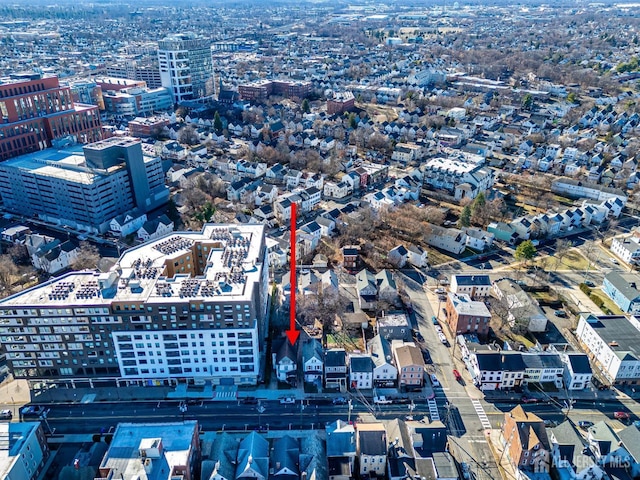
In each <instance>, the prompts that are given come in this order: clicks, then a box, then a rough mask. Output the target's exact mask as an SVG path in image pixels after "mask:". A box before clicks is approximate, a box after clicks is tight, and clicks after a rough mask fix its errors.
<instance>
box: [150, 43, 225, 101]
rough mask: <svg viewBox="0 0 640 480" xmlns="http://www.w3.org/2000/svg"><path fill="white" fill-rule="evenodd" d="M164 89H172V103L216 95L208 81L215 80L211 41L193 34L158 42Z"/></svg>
mask: <svg viewBox="0 0 640 480" xmlns="http://www.w3.org/2000/svg"><path fill="white" fill-rule="evenodd" d="M158 63H159V66H160V78H161V80H162V86H163V87H166V88H169V89H170V90H171V95H172V96H173V101H174V102H175V103H180V102H182V101H184V100H194V99H197V98H202V97H206V96H208V95H213V84H212V85H211V91H210V92H209V91H207V81H208V80H209V79H211V78H213V60H212V58H211V41H210V40H208V39H206V38H203V37H198V36H195V35H193V34H180V35H171V36H169V37H166V38H164V39H163V40H160V41H159V42H158Z"/></svg>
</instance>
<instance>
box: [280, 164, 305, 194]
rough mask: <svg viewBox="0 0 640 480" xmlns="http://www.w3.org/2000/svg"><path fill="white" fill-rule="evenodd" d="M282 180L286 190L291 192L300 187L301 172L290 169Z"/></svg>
mask: <svg viewBox="0 0 640 480" xmlns="http://www.w3.org/2000/svg"><path fill="white" fill-rule="evenodd" d="M283 180H284V184H285V187H286V188H287V190H293V189H294V188H296V187H297V186H298V185H300V181H301V180H302V172H301V171H300V170H294V169H290V170H289V171H288V172H286V173H285V174H284V177H283Z"/></svg>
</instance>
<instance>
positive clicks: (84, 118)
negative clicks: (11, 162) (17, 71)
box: [0, 74, 102, 160]
mask: <svg viewBox="0 0 640 480" xmlns="http://www.w3.org/2000/svg"><path fill="white" fill-rule="evenodd" d="M0 116H1V123H0V160H6V159H7V158H12V157H16V156H18V155H22V154H25V153H30V152H35V151H38V150H43V149H45V148H47V147H50V146H51V145H52V142H55V140H59V139H62V138H64V137H71V138H70V142H71V143H73V142H74V141H75V142H79V143H90V142H95V141H97V140H100V139H101V138H102V126H101V123H100V114H99V112H98V107H97V106H95V105H83V104H74V102H73V98H72V95H71V89H70V88H69V87H61V86H60V83H59V82H58V78H57V77H45V78H43V77H42V76H41V75H39V74H29V75H15V76H13V77H11V78H9V79H2V80H0Z"/></svg>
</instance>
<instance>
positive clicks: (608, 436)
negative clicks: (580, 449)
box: [589, 421, 619, 455]
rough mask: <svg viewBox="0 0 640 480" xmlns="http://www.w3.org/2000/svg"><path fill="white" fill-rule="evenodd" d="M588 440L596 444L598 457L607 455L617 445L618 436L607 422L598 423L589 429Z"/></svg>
mask: <svg viewBox="0 0 640 480" xmlns="http://www.w3.org/2000/svg"><path fill="white" fill-rule="evenodd" d="M589 440H590V441H591V442H593V443H597V444H598V446H599V450H600V455H607V454H608V453H609V452H611V451H612V450H614V448H612V447H615V446H616V445H617V444H618V441H619V440H618V436H617V435H616V434H615V432H614V431H613V429H612V428H611V426H610V425H609V424H608V423H607V422H604V421H602V422H598V423H596V424H595V425H593V426H592V427H590V428H589Z"/></svg>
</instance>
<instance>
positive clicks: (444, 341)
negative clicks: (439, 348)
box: [438, 332, 449, 345]
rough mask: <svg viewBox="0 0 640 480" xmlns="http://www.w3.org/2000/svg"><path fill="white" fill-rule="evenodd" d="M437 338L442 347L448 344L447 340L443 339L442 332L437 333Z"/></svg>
mask: <svg viewBox="0 0 640 480" xmlns="http://www.w3.org/2000/svg"><path fill="white" fill-rule="evenodd" d="M438 338H439V339H440V341H441V342H442V344H443V345H446V344H447V343H449V341H448V340H447V337H445V336H444V333H442V332H438Z"/></svg>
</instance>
